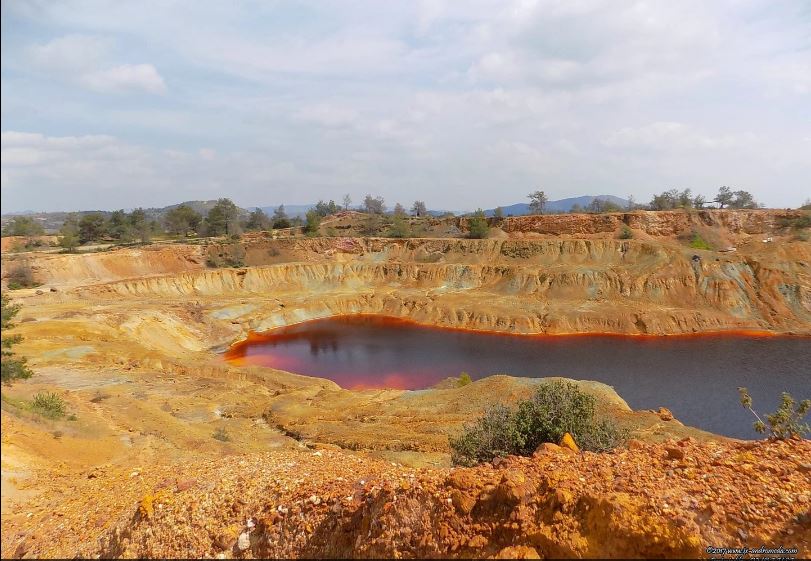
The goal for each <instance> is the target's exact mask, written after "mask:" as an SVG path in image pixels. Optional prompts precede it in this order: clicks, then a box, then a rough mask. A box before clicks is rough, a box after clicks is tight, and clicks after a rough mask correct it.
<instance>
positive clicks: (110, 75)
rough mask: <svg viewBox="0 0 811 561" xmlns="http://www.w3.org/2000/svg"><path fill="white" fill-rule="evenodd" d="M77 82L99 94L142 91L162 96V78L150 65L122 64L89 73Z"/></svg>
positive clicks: (164, 89) (164, 87)
mask: <svg viewBox="0 0 811 561" xmlns="http://www.w3.org/2000/svg"><path fill="white" fill-rule="evenodd" d="M79 82H80V83H82V84H84V85H85V86H87V87H88V88H90V89H91V90H96V91H99V92H124V91H138V90H141V91H144V92H148V93H153V94H162V93H164V92H165V91H166V85H165V84H164V83H163V78H161V75H160V74H158V71H157V70H155V67H154V66H152V65H151V64H122V65H121V66H114V67H113V68H108V69H106V70H101V71H98V72H89V73H87V74H85V75H83V76H81V77H80V78H79Z"/></svg>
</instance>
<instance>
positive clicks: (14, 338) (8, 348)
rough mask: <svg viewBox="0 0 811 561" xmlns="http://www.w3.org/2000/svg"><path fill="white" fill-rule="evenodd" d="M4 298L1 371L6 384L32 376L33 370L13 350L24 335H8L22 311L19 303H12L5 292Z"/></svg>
mask: <svg viewBox="0 0 811 561" xmlns="http://www.w3.org/2000/svg"><path fill="white" fill-rule="evenodd" d="M0 300H2V306H0V307H2V312H3V313H2V322H0V329H2V331H3V336H2V361H0V362H1V363H0V366H1V367H2V368H0V371H1V372H2V376H0V379H2V382H3V383H4V384H11V383H12V382H13V381H14V380H24V379H26V378H30V377H31V375H32V374H33V372H31V369H30V368H28V366H26V364H25V357H21V356H17V355H15V354H14V352H13V351H12V348H13V347H14V345H16V344H17V343H19V342H20V341H22V337H21V336H20V335H19V334H17V335H6V333H7V331H8V330H9V329H12V328H13V327H14V323H13V320H14V317H15V316H16V315H17V314H18V313H19V312H20V305H19V304H12V303H11V301H10V300H9V298H8V295H6V294H5V293H3V294H2V295H0Z"/></svg>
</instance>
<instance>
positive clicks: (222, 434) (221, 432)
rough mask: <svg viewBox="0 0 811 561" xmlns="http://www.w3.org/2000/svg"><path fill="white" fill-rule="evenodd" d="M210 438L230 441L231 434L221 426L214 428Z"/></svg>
mask: <svg viewBox="0 0 811 561" xmlns="http://www.w3.org/2000/svg"><path fill="white" fill-rule="evenodd" d="M211 438H213V439H214V440H219V441H220V442H231V436H230V435H229V434H228V432H226V430H225V429H224V428H222V427H220V428H218V429H217V430H215V431H214V433H213V434H212V435H211Z"/></svg>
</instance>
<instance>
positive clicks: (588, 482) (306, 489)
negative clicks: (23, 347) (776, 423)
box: [2, 438, 811, 558]
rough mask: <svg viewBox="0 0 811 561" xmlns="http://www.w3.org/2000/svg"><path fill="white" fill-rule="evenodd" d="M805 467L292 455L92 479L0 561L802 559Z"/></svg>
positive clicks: (741, 459)
mask: <svg viewBox="0 0 811 561" xmlns="http://www.w3.org/2000/svg"><path fill="white" fill-rule="evenodd" d="M810 458H811V442H809V441H807V440H804V441H799V440H796V441H787V442H752V443H734V444H726V443H714V442H709V443H697V442H695V441H693V440H691V439H689V438H688V439H684V440H681V441H670V442H666V443H662V444H645V443H642V442H639V441H633V442H632V443H631V446H629V448H628V449H622V450H618V451H615V452H613V453H607V454H594V453H589V452H580V453H577V452H574V451H573V450H571V449H568V448H563V447H558V446H555V445H547V446H542V447H540V448H539V450H538V451H537V452H536V453H535V455H534V457H531V458H519V457H509V458H504V459H497V460H495V461H494V462H493V463H492V464H485V465H482V466H478V467H475V468H464V469H462V468H457V469H412V468H406V467H403V466H400V465H396V464H392V463H390V462H385V461H381V460H374V459H370V458H367V457H365V456H362V455H355V454H349V453H345V452H342V451H335V450H316V451H313V450H310V449H298V450H280V451H276V452H272V453H263V454H256V455H248V456H231V457H227V458H225V459H220V460H216V461H214V460H206V461H201V462H197V463H193V464H187V465H184V466H163V467H156V468H153V469H148V468H145V469H143V470H141V471H140V472H139V473H138V475H132V473H134V471H133V470H131V472H130V473H125V472H124V471H106V472H105V471H102V472H99V471H94V472H93V474H89V475H88V477H92V478H91V479H87V480H85V482H84V484H82V485H77V486H76V488H75V490H73V491H72V492H71V493H66V494H65V495H64V496H63V504H62V505H61V506H60V508H59V509H58V511H55V512H49V513H37V514H36V515H34V516H32V517H30V518H28V519H26V520H25V522H23V523H20V522H13V523H5V524H4V528H3V551H2V553H3V556H4V557H6V556H18V557H19V556H22V555H25V556H29V557H34V556H54V555H56V556H74V555H79V556H83V557H92V556H98V555H101V556H102V557H119V556H123V557H219V558H224V557H242V558H253V557H325V556H326V557H448V556H449V557H457V556H458V557H496V558H537V557H592V556H612V557H617V556H628V557H662V556H664V557H701V556H706V553H705V551H706V548H707V547H740V546H744V545H746V546H749V547H759V546H761V545H765V546H767V547H778V546H783V547H786V548H789V547H796V548H797V549H798V550H799V556H803V555H808V554H809V552H811V514H810V513H809V508H811V463H810V462H811V460H809V459H810ZM54 492H55V490H54V489H52V490H51V491H49V492H48V493H45V494H44V495H42V496H40V497H38V498H37V499H35V501H34V503H37V502H39V503H40V504H46V503H47V501H48V500H49V499H53V493H54ZM49 494H50V496H49ZM122 502H123V503H127V504H126V506H125V507H124V508H123V509H122V510H120V511H119V512H118V513H117V514H114V513H113V511H114V510H117V507H114V506H113V505H120V504H121V503H122ZM43 514H44V516H43Z"/></svg>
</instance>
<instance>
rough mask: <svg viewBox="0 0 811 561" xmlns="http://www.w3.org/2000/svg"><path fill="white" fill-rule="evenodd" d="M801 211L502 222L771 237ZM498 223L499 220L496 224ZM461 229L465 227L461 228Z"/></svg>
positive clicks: (597, 230) (596, 230)
mask: <svg viewBox="0 0 811 561" xmlns="http://www.w3.org/2000/svg"><path fill="white" fill-rule="evenodd" d="M804 214H807V212H804V211H801V210H690V211H687V210H675V211H658V212H649V211H634V212H617V213H609V214H550V215H540V216H537V215H536V216H515V217H508V218H505V219H503V221H502V222H500V224H499V225H500V227H501V229H502V230H504V231H505V232H507V233H518V232H521V233H530V232H531V233H536V234H548V235H556V236H558V235H567V234H568V235H583V234H609V233H612V232H616V231H617V230H618V229H619V228H621V227H622V226H628V227H629V228H632V229H634V230H638V231H641V232H644V233H645V234H647V235H649V236H682V235H685V234H689V233H691V232H693V231H695V230H696V229H697V228H702V227H712V228H720V229H722V230H724V231H726V232H729V233H731V234H750V235H754V234H773V233H775V232H778V231H780V230H781V229H782V228H783V226H782V222H783V221H785V220H791V219H796V218H800V217H802V216H803V215H804ZM495 222H498V221H495ZM463 226H464V225H463Z"/></svg>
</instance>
